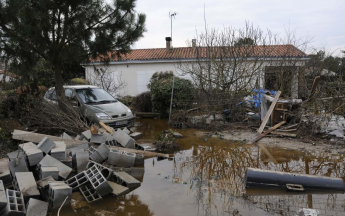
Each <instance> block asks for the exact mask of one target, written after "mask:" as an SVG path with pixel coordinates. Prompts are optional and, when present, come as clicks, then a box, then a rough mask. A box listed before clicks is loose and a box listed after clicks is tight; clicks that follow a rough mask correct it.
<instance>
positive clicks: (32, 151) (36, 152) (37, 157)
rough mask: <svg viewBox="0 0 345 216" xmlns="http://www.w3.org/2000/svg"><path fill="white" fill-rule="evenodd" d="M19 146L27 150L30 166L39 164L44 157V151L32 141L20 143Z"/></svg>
mask: <svg viewBox="0 0 345 216" xmlns="http://www.w3.org/2000/svg"><path fill="white" fill-rule="evenodd" d="M19 148H20V149H21V150H23V151H24V152H25V154H26V157H27V158H28V162H29V166H35V165H37V164H38V163H39V162H40V161H41V160H42V158H43V152H42V151H41V150H40V149H39V148H38V147H37V146H36V145H35V144H34V143H32V142H28V143H23V144H20V145H19Z"/></svg>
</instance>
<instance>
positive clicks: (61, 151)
mask: <svg viewBox="0 0 345 216" xmlns="http://www.w3.org/2000/svg"><path fill="white" fill-rule="evenodd" d="M54 143H55V147H54V148H53V149H52V150H51V151H50V155H51V156H52V157H53V158H55V159H57V160H59V161H63V160H66V144H65V142H60V141H55V142H54Z"/></svg>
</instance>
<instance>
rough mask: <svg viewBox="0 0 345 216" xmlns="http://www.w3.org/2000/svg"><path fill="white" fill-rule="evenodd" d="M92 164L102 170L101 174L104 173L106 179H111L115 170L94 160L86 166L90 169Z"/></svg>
mask: <svg viewBox="0 0 345 216" xmlns="http://www.w3.org/2000/svg"><path fill="white" fill-rule="evenodd" d="M92 166H96V167H97V168H98V169H99V170H100V171H101V174H102V175H103V177H104V178H105V179H107V180H108V179H110V178H111V177H112V174H113V171H112V169H110V168H108V167H106V166H103V165H101V164H99V163H96V162H94V161H89V163H88V164H87V166H86V168H87V169H90V168H91V167H92Z"/></svg>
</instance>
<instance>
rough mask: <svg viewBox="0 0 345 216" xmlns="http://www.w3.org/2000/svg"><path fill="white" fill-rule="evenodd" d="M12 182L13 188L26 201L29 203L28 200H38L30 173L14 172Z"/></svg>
mask: <svg viewBox="0 0 345 216" xmlns="http://www.w3.org/2000/svg"><path fill="white" fill-rule="evenodd" d="M13 182H14V183H13V187H14V188H15V189H16V190H18V191H20V192H21V193H22V194H23V195H24V198H25V200H26V201H29V199H30V198H37V199H39V198H40V192H39V191H38V189H37V184H36V180H35V177H34V175H33V173H32V172H16V174H15V178H14V179H13Z"/></svg>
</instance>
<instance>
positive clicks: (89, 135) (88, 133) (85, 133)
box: [79, 130, 92, 141]
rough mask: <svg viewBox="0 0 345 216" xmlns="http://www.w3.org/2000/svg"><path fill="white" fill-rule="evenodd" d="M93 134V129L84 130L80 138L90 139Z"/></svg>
mask: <svg viewBox="0 0 345 216" xmlns="http://www.w3.org/2000/svg"><path fill="white" fill-rule="evenodd" d="M91 135H92V133H91V131H90V130H87V131H84V132H83V133H81V136H80V138H79V139H80V140H83V139H85V140H88V141H90V139H91Z"/></svg>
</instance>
